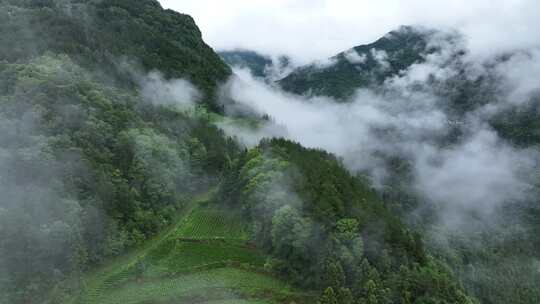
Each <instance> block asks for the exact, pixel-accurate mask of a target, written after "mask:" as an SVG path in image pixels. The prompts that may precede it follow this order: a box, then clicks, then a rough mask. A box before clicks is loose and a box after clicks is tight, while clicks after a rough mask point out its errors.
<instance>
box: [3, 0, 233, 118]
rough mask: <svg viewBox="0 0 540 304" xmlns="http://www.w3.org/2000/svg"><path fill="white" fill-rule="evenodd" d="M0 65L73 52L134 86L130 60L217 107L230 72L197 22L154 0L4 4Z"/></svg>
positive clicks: (54, 0) (92, 66)
mask: <svg viewBox="0 0 540 304" xmlns="http://www.w3.org/2000/svg"><path fill="white" fill-rule="evenodd" d="M0 4H1V5H2V10H1V11H0V14H1V15H0V61H1V60H6V61H8V62H13V61H21V60H26V59H28V58H32V57H35V56H39V55H41V54H44V53H45V52H58V53H66V54H69V55H70V57H71V58H72V59H73V60H75V62H76V63H78V64H81V65H82V66H83V67H85V68H88V69H91V70H94V71H96V72H99V73H102V74H105V75H104V76H105V77H111V76H113V77H114V78H113V79H115V80H117V81H119V82H120V83H121V84H125V83H126V82H127V83H133V82H137V80H136V79H134V77H133V75H131V74H130V73H129V71H126V69H125V63H126V62H132V63H134V64H135V67H140V69H142V71H143V72H148V71H150V70H158V71H160V72H161V73H163V74H164V75H165V77H166V78H187V79H188V80H190V81H191V82H192V83H194V84H195V85H196V86H197V87H198V88H199V89H200V90H201V91H203V92H204V93H205V94H206V97H207V98H206V100H205V102H206V103H207V104H208V105H209V106H211V107H213V109H216V107H217V106H216V105H215V103H214V100H213V97H214V96H213V94H214V91H215V89H216V87H217V85H218V83H219V82H222V81H224V80H225V79H226V78H227V77H228V76H229V75H230V73H231V72H230V69H229V67H228V66H227V65H226V64H224V63H223V62H222V61H221V59H220V58H219V56H217V55H216V54H215V53H214V52H213V50H212V49H211V48H210V47H208V46H207V45H206V44H205V43H204V42H203V41H202V38H201V33H200V31H199V29H198V28H197V26H196V25H195V22H194V21H193V19H192V18H191V17H190V16H188V15H183V14H180V13H177V12H174V11H171V10H164V9H163V8H162V7H161V6H160V4H159V3H158V2H157V1H154V0H141V1H129V0H106V1H61V0H47V1H19V0H16V1H13V0H2V1H1V2H0Z"/></svg>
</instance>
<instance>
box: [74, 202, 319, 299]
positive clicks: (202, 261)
mask: <svg viewBox="0 0 540 304" xmlns="http://www.w3.org/2000/svg"><path fill="white" fill-rule="evenodd" d="M246 229H247V227H246V225H245V223H244V222H243V221H242V220H240V219H239V218H238V217H237V216H235V215H233V214H231V213H230V212H227V211H223V210H220V209H219V208H218V207H216V206H213V205H211V204H209V203H208V202H207V197H201V198H199V199H198V200H195V201H194V202H193V203H192V204H191V205H190V206H189V207H188V208H186V210H185V211H184V212H183V214H181V215H179V217H178V220H177V222H176V224H175V225H173V227H171V228H170V229H169V230H167V231H165V232H164V233H162V234H161V235H159V236H158V237H156V238H155V239H154V240H151V241H149V242H148V243H147V245H146V246H145V247H143V248H140V249H138V250H135V251H134V252H132V253H131V254H128V255H126V256H124V257H121V258H119V259H117V260H115V261H113V262H111V263H110V264H109V265H107V266H104V267H103V268H102V269H100V270H98V271H96V272H95V273H93V274H91V275H89V276H88V278H87V280H86V282H85V283H86V288H85V290H84V292H83V294H82V295H81V296H80V297H79V298H78V299H77V300H76V301H75V303H80V304H150V303H155V304H165V303H167V304H171V303H190V304H191V303H212V304H228V303H235V304H236V303H239V304H243V303H246V304H258V303H290V302H292V301H293V300H294V301H295V302H296V303H302V302H305V303H312V298H311V297H310V296H309V295H307V294H304V293H302V292H299V291H297V290H295V289H294V288H292V287H290V286H288V285H287V284H286V283H284V282H283V281H280V280H278V279H276V278H274V277H273V276H271V275H270V274H268V273H266V272H265V271H264V270H263V265H264V262H265V260H266V257H265V256H264V255H263V254H262V253H261V252H260V251H258V250H257V249H255V248H254V247H253V246H252V245H251V244H250V243H249V242H248V234H247V231H246Z"/></svg>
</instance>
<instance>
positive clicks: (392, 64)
mask: <svg viewBox="0 0 540 304" xmlns="http://www.w3.org/2000/svg"><path fill="white" fill-rule="evenodd" d="M429 34H430V33H427V32H422V31H419V30H416V29H414V28H411V27H402V28H400V29H399V30H396V31H392V32H390V33H388V34H387V35H385V36H384V37H383V38H381V39H379V40H377V41H375V42H374V43H371V44H367V45H361V46H357V47H355V48H353V49H352V50H351V51H354V52H356V53H357V54H358V56H365V60H364V62H362V63H357V62H351V61H349V59H348V58H347V53H346V52H343V53H340V54H338V55H336V56H334V57H332V58H330V63H329V66H325V67H320V66H318V65H317V64H312V65H308V66H304V67H300V68H298V69H296V70H295V71H294V72H293V73H291V74H290V75H288V76H287V77H285V78H284V79H282V80H280V81H279V84H280V86H281V87H282V88H283V89H284V90H286V91H290V92H293V93H296V94H306V93H308V94H312V95H323V96H331V97H335V98H338V99H340V100H342V99H346V98H347V97H350V96H351V95H353V93H354V92H355V91H356V90H357V89H358V88H360V87H368V86H371V85H377V84H381V83H382V82H383V81H384V80H385V79H387V78H388V77H391V76H393V75H397V74H398V73H399V72H400V71H401V70H403V69H406V68H407V67H409V66H410V65H412V64H413V63H416V62H421V61H423V60H424V59H423V57H422V55H421V53H422V52H425V51H432V50H428V49H427V44H428V41H427V37H428V36H429ZM375 51H384V52H386V54H387V55H388V58H387V61H388V66H385V64H381V63H380V62H379V61H380V60H379V59H378V58H376V56H375V54H376V53H374V52H375Z"/></svg>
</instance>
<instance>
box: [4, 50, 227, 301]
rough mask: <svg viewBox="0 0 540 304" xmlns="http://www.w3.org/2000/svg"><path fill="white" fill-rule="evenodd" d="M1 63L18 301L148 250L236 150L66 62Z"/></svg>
mask: <svg viewBox="0 0 540 304" xmlns="http://www.w3.org/2000/svg"><path fill="white" fill-rule="evenodd" d="M1 66H2V68H1V69H0V83H2V84H3V86H2V88H1V90H0V96H1V98H0V100H1V102H2V103H1V104H0V117H1V124H2V127H3V130H2V138H1V140H0V141H1V143H0V148H1V151H2V152H3V153H2V159H1V161H0V163H1V164H0V165H1V166H2V167H3V169H4V170H7V171H3V172H12V173H10V174H9V175H8V176H10V178H9V179H3V180H2V185H1V187H2V189H4V188H5V189H11V190H10V191H11V192H8V193H13V194H7V193H6V196H5V197H6V198H10V197H11V202H2V205H1V206H2V208H3V209H5V211H3V212H2V216H5V217H6V218H5V221H4V219H3V222H5V223H11V224H10V225H7V226H6V229H2V231H1V233H2V240H5V241H2V242H1V243H0V250H1V252H2V260H3V262H4V263H7V264H8V266H6V267H13V271H10V272H8V273H9V275H7V278H6V281H7V282H8V283H7V284H2V287H4V286H6V288H8V290H5V291H3V293H5V294H9V295H10V297H11V296H12V297H11V298H9V301H10V302H13V303H17V302H19V301H29V300H30V299H32V298H34V297H39V296H40V295H43V293H44V292H45V291H46V290H47V289H48V288H50V284H53V283H54V282H57V281H59V280H65V279H67V278H69V277H70V276H72V275H77V274H78V273H80V271H81V270H84V269H86V268H87V267H88V266H90V265H93V264H96V263H100V262H101V261H103V260H104V259H105V258H108V257H110V256H111V255H116V254H119V253H121V252H123V250H124V249H125V248H127V247H131V246H135V245H139V244H141V243H142V242H144V241H145V240H146V239H148V238H149V237H150V236H152V235H154V234H155V233H157V232H158V231H160V230H161V229H163V228H164V227H166V226H167V225H169V224H170V222H171V220H172V216H174V214H175V211H176V210H178V209H179V208H181V207H182V206H183V205H184V202H185V201H186V200H187V199H188V198H189V197H190V196H191V195H193V194H195V193H197V192H198V191H200V190H202V189H204V188H206V187H208V185H209V184H211V183H213V180H212V179H209V178H207V177H206V176H207V175H209V174H213V173H215V172H219V171H221V170H222V169H223V168H224V167H226V166H228V162H229V159H231V158H233V157H234V154H235V153H236V149H237V148H236V145H234V143H232V140H230V139H226V138H225V137H224V136H223V133H222V132H221V131H219V130H218V129H217V128H215V127H213V126H211V125H210V123H209V122H208V121H206V120H204V119H202V118H199V117H197V116H189V115H187V114H184V113H179V112H175V111H174V110H172V109H167V108H161V107H156V106H151V105H148V104H147V103H145V101H144V100H142V99H140V98H139V97H138V95H137V94H136V93H135V92H130V91H125V90H122V89H117V88H114V87H108V86H105V85H104V84H102V83H101V82H99V81H98V80H95V78H94V75H93V74H92V73H90V72H88V71H87V70H85V69H83V68H81V67H79V66H78V65H77V64H75V63H74V62H73V61H72V60H70V58H69V57H68V56H65V55H57V56H56V55H47V56H42V57H37V58H35V59H32V60H31V61H29V62H28V63H20V64H9V63H7V64H6V63H3V64H1ZM17 130H21V131H20V132H19V131H17ZM4 134H5V135H4ZM13 185H17V187H16V188H15V187H13ZM4 192H5V191H4ZM24 193H26V194H25V195H26V196H27V197H26V198H25V197H21V196H20V195H21V194H24ZM26 202H27V203H26ZM25 204H26V206H25ZM42 210H47V211H46V213H43V211H42ZM21 217H23V218H21ZM36 219H40V220H36ZM25 223H32V224H25ZM8 228H9V229H8ZM33 239H37V240H39V242H37V241H32V240H33ZM14 241H15V242H14ZM8 242H11V243H8ZM41 242H43V243H41ZM55 242H58V243H55ZM49 250H51V251H50V252H49ZM39 256H43V259H42V260H40V259H39V258H38V257H39ZM29 260H32V261H33V262H34V263H36V266H32V263H30V262H29ZM9 265H11V266H9ZM24 265H25V266H24ZM37 265H39V267H38V266H37ZM21 269H22V270H23V271H21ZM45 277H47V278H52V280H49V279H48V280H44V279H43V278H45ZM75 281H76V280H75ZM20 286H27V288H28V291H26V288H25V289H23V288H20ZM75 288H76V287H75Z"/></svg>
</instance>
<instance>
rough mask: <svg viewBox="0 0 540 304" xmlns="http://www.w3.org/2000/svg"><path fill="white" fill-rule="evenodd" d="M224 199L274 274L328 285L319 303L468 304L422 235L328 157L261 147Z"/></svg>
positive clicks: (280, 144) (244, 158)
mask: <svg viewBox="0 0 540 304" xmlns="http://www.w3.org/2000/svg"><path fill="white" fill-rule="evenodd" d="M229 185H234V187H231V186H229ZM219 197H220V198H222V199H223V200H224V201H226V202H227V204H229V205H231V206H234V208H241V209H242V210H244V213H245V214H246V215H247V216H248V218H250V219H251V221H252V238H253V240H254V241H255V242H256V243H257V244H259V245H260V246H261V248H264V249H265V250H267V252H269V253H270V254H272V255H273V257H274V260H273V261H272V262H271V263H269V264H268V266H269V267H271V268H272V269H273V270H274V271H275V272H277V273H278V274H280V275H282V276H285V277H287V278H289V279H290V280H291V281H292V282H295V283H296V284H298V285H299V286H304V287H308V288H315V289H317V290H323V289H324V288H326V287H329V288H328V289H326V291H325V292H324V294H323V295H322V297H321V300H320V301H321V303H323V302H324V301H330V303H334V302H333V301H338V300H340V299H343V300H342V301H344V302H345V303H346V302H347V301H349V302H350V298H351V295H354V298H358V299H360V301H362V299H364V300H365V302H366V303H394V302H396V301H399V300H400V298H401V296H402V295H403V294H406V295H408V298H410V299H411V300H412V301H413V302H414V301H416V300H420V299H429V300H430V301H435V302H437V301H439V302H441V301H446V302H447V303H468V302H467V301H470V300H469V299H468V298H467V297H464V296H463V293H462V292H461V289H460V288H459V286H457V285H456V284H455V282H453V280H452V278H451V277H450V276H449V274H448V273H447V272H446V271H445V270H444V268H443V267H442V265H440V264H438V263H436V262H435V261H433V260H432V259H431V258H429V257H428V256H427V254H426V252H425V250H424V247H423V244H422V242H421V240H420V239H419V237H418V236H417V235H416V234H412V233H410V232H409V231H408V230H407V229H406V228H405V227H404V226H403V225H402V224H401V223H400V221H399V220H398V219H397V218H395V217H394V216H393V215H392V214H391V213H390V212H389V211H388V210H387V209H385V208H384V207H383V204H382V203H381V202H380V200H379V198H378V196H377V195H376V194H375V192H374V191H373V190H372V189H370V187H369V186H368V185H366V184H365V182H364V181H362V180H360V179H358V178H356V177H353V176H351V175H350V174H349V173H348V172H347V171H346V170H345V169H344V168H343V166H342V165H341V164H340V162H339V161H338V160H337V159H336V158H335V157H334V156H332V155H331V154H328V153H325V152H323V151H319V150H310V149H305V148H302V147H301V146H300V145H298V144H295V143H292V142H289V141H286V140H282V139H272V140H268V141H263V142H262V143H261V144H260V145H259V146H258V147H256V148H254V149H251V150H248V151H246V152H245V153H244V154H243V155H240V156H239V160H238V161H237V162H236V163H234V164H233V166H232V168H231V171H230V172H229V173H228V174H227V176H226V179H225V181H224V183H223V184H222V187H221V189H220V191H219ZM344 265H346V266H344ZM400 269H401V270H402V271H400ZM402 281H403V282H410V284H409V283H407V284H402V283H400V282H402ZM340 301H341V300H340Z"/></svg>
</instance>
